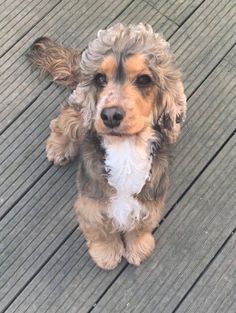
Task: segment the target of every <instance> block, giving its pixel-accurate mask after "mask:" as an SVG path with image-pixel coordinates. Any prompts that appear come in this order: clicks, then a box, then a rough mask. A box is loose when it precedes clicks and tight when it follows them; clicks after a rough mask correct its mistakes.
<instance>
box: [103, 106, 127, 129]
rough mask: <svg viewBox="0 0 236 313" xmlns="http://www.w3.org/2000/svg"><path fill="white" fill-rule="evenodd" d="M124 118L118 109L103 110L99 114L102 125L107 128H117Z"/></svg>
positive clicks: (123, 114)
mask: <svg viewBox="0 0 236 313" xmlns="http://www.w3.org/2000/svg"><path fill="white" fill-rule="evenodd" d="M124 116H125V112H124V110H123V109H122V108H119V107H111V108H105V109H103V110H102V112H101V118H102V120H103V123H104V124H105V125H106V126H107V127H109V128H114V127H118V126H119V125H120V123H121V121H122V120H123V118H124Z"/></svg>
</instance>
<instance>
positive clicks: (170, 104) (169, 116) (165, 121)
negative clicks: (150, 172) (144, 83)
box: [157, 63, 187, 144]
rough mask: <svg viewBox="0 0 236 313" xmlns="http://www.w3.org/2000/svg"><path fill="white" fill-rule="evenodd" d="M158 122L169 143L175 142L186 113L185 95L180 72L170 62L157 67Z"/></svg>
mask: <svg viewBox="0 0 236 313" xmlns="http://www.w3.org/2000/svg"><path fill="white" fill-rule="evenodd" d="M158 76H159V83H160V90H159V92H158V100H157V106H158V118H159V120H158V123H159V125H160V127H161V131H162V133H163V134H164V136H165V137H166V139H167V141H168V142H169V143H171V144H172V143H175V142H176V140H177V138H178V136H179V134H180V129H181V123H182V122H183V121H184V119H185V114H186V108H187V105H186V96H185V93H184V86H183V83H182V78H181V74H180V72H179V71H178V70H177V69H176V68H175V65H174V64H172V63H170V64H166V65H163V66H161V67H159V69H158Z"/></svg>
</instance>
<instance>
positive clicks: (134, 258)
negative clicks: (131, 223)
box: [124, 232, 155, 266]
mask: <svg viewBox="0 0 236 313" xmlns="http://www.w3.org/2000/svg"><path fill="white" fill-rule="evenodd" d="M154 248H155V239H154V237H153V235H152V234H151V233H148V232H145V233H142V234H135V233H133V232H132V233H131V234H129V233H127V234H126V236H125V254H124V257H125V258H126V260H127V261H128V262H129V263H130V264H133V265H136V266H138V265H140V263H141V262H142V261H144V260H145V259H147V258H148V257H149V256H150V255H151V254H152V252H153V250H154Z"/></svg>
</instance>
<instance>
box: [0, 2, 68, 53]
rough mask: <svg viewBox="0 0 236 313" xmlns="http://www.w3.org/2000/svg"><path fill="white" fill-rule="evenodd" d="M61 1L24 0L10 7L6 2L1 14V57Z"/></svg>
mask: <svg viewBox="0 0 236 313" xmlns="http://www.w3.org/2000/svg"><path fill="white" fill-rule="evenodd" d="M61 1H62V0H53V1H47V0H41V1H40V0H24V1H15V2H13V3H12V4H11V5H9V6H8V2H6V3H5V8H4V9H3V10H2V11H1V13H0V29H1V34H0V42H1V47H0V55H3V54H4V53H5V52H6V51H7V50H8V49H9V48H10V47H11V46H12V45H14V44H15V43H16V42H17V41H18V40H19V38H20V37H21V36H23V35H24V34H25V33H27V32H28V31H29V30H30V29H31V28H32V27H33V26H34V25H35V24H37V23H38V22H39V21H40V20H41V19H42V18H43V16H45V15H47V14H48V13H49V12H50V11H51V10H52V9H53V8H54V7H55V6H57V4H58V3H59V2H61Z"/></svg>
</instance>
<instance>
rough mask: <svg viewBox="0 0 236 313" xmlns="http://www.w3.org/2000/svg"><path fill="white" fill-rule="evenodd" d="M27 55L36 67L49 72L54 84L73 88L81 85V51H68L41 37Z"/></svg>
mask: <svg viewBox="0 0 236 313" xmlns="http://www.w3.org/2000/svg"><path fill="white" fill-rule="evenodd" d="M27 55H28V58H29V59H30V60H31V62H32V63H33V64H34V65H35V66H36V67H38V68H39V69H40V70H41V71H43V72H48V73H49V74H50V75H51V76H52V79H53V81H54V82H56V83H58V84H60V85H64V86H68V87H72V88H73V87H75V86H76V85H77V84H78V83H79V78H80V69H79V62H80V51H79V50H74V49H68V48H65V47H63V46H62V45H60V44H58V43H57V42H55V41H53V40H51V39H49V38H47V37H40V38H38V39H36V40H35V42H34V43H33V44H32V46H31V47H30V49H29V51H28V53H27Z"/></svg>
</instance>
